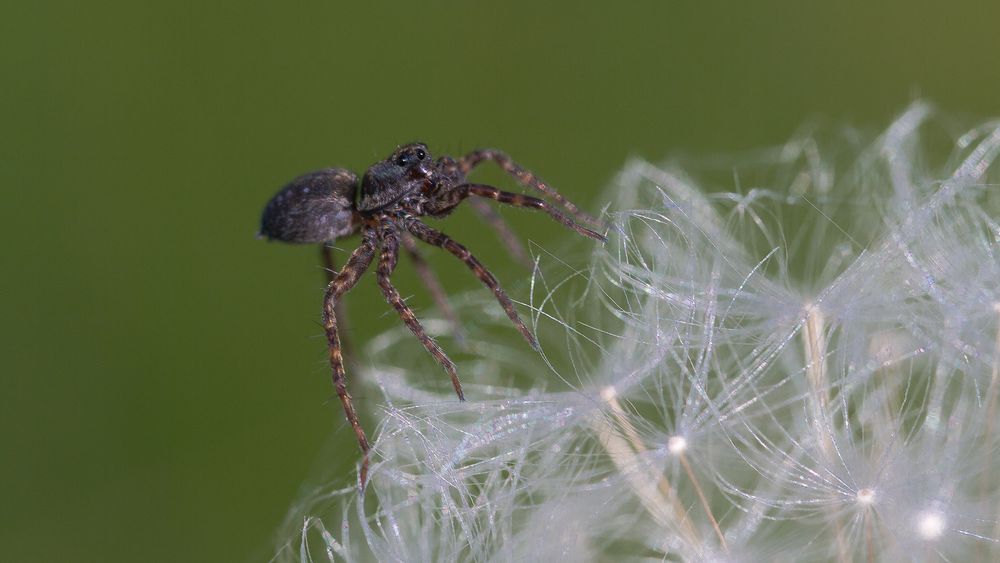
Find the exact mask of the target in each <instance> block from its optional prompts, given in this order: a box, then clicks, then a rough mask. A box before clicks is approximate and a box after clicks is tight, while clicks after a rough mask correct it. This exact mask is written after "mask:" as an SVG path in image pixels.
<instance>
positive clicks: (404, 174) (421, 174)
mask: <svg viewBox="0 0 1000 563" xmlns="http://www.w3.org/2000/svg"><path fill="white" fill-rule="evenodd" d="M434 172H435V167H434V159H433V157H431V153H430V151H428V150H427V145H425V144H423V143H410V144H408V145H403V146H401V147H399V148H397V149H396V150H395V151H393V153H392V154H391V155H389V157H388V158H386V159H385V160H382V161H379V162H376V163H375V164H373V165H372V166H371V167H370V168H368V170H367V171H366V172H365V175H364V178H362V179H361V200H360V201H359V202H358V210H359V211H371V210H374V209H379V208H381V207H385V206H386V205H389V204H391V203H393V202H395V201H396V200H398V199H400V198H401V197H403V196H405V195H406V194H409V193H411V192H413V191H416V190H420V189H421V188H424V187H425V186H427V185H429V184H430V183H432V182H433V176H434Z"/></svg>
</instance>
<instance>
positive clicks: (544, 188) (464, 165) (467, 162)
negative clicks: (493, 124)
mask: <svg viewBox="0 0 1000 563" xmlns="http://www.w3.org/2000/svg"><path fill="white" fill-rule="evenodd" d="M487 160H489V161H493V162H495V163H497V165H498V166H499V167H500V168H502V169H503V171H504V172H506V173H508V174H510V175H511V176H513V177H514V178H516V179H517V181H518V182H521V183H522V184H524V185H525V186H529V187H532V188H534V189H536V190H538V191H540V192H542V193H543V194H545V195H547V196H549V197H551V198H552V199H553V200H554V201H555V202H556V203H558V204H559V205H561V206H562V207H563V209H565V210H566V211H568V212H569V213H570V215H572V216H574V217H576V218H577V219H579V220H581V221H583V222H584V223H587V224H589V225H591V226H594V227H597V228H601V229H602V228H604V224H603V223H601V222H600V221H598V220H597V219H595V218H594V217H591V216H590V215H588V214H587V213H585V212H584V211H582V210H581V209H580V208H579V207H577V206H576V205H575V204H574V203H573V202H572V201H570V200H568V199H566V198H565V197H563V196H562V195H561V194H560V193H559V192H557V191H556V190H555V188H553V187H552V186H550V185H548V184H546V183H545V182H543V181H542V180H541V179H540V178H538V177H537V176H535V174H534V173H533V172H531V171H530V170H527V169H525V168H524V167H522V166H521V165H519V164H518V163H516V162H514V160H513V159H511V158H510V156H508V155H507V153H505V152H503V151H498V150H494V149H479V150H474V151H472V152H470V153H469V154H467V155H465V156H463V157H462V158H460V159H459V161H458V165H459V169H460V170H461V171H462V173H463V174H466V175H467V174H468V173H469V172H470V171H471V170H472V169H473V168H475V167H476V166H477V165H479V164H480V163H482V162H484V161H487Z"/></svg>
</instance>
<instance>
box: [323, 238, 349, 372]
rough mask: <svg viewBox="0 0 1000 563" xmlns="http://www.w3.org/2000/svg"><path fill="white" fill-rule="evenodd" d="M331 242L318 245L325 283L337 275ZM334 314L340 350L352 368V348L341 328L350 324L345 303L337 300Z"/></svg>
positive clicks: (328, 282)
mask: <svg viewBox="0 0 1000 563" xmlns="http://www.w3.org/2000/svg"><path fill="white" fill-rule="evenodd" d="M330 244H331V243H328V242H325V243H323V244H321V245H320V246H319V253H320V259H321V260H322V261H323V275H324V276H325V277H326V283H327V285H329V284H330V282H332V281H333V279H334V278H335V277H337V260H336V258H334V256H333V247H332V246H330ZM333 312H334V315H336V317H337V321H338V324H339V327H338V328H340V329H341V330H340V331H339V332H341V334H340V350H341V351H342V352H343V355H344V357H345V358H346V359H347V363H348V364H350V365H351V369H354V368H355V367H356V366H355V363H354V357H355V356H354V350H353V346H351V339H350V338H348V336H347V334H343V333H344V332H346V331H345V330H343V329H344V328H345V327H348V326H350V324H351V323H350V322H349V321H348V320H347V303H344V302H343V301H339V302H338V303H337V306H336V307H334V310H333Z"/></svg>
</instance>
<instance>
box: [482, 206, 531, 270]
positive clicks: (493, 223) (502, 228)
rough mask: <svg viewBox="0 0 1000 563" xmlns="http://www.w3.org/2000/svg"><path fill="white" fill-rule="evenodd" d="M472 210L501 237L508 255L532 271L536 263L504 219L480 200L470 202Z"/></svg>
mask: <svg viewBox="0 0 1000 563" xmlns="http://www.w3.org/2000/svg"><path fill="white" fill-rule="evenodd" d="M469 203H470V204H471V205H472V208H473V209H474V210H475V211H476V213H478V214H479V216H480V217H482V218H483V220H485V221H486V222H487V223H488V224H489V226H490V227H492V228H493V230H494V231H496V232H497V235H499V237H500V241H501V242H503V244H504V246H506V247H507V253H508V254H510V255H511V257H512V258H513V259H514V261H516V262H518V263H519V264H521V265H522V266H524V267H525V269H528V270H531V269H532V268H534V266H535V265H534V263H533V262H532V261H531V259H530V258H529V257H528V253H527V252H526V251H525V250H524V245H523V244H521V241H520V240H518V238H517V236H516V235H515V234H514V231H512V230H511V229H510V226H508V225H507V222H506V221H504V220H503V217H501V216H500V214H499V213H497V212H496V210H495V209H493V208H492V207H490V206H489V204H488V203H486V202H485V201H482V200H480V199H474V200H472V201H470V202H469Z"/></svg>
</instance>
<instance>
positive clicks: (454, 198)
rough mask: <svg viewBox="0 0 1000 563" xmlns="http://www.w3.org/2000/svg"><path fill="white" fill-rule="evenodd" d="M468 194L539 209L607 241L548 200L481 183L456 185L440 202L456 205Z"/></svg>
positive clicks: (587, 234)
mask: <svg viewBox="0 0 1000 563" xmlns="http://www.w3.org/2000/svg"><path fill="white" fill-rule="evenodd" d="M470 195H474V196H479V197H483V198H488V199H492V200H496V201H497V202H498V203H503V204H505V205H511V206H514V207H529V208H532V209H539V210H541V211H544V212H546V213H548V214H549V216H550V217H552V218H553V219H555V220H556V221H559V222H560V223H562V224H563V226H565V227H567V228H570V229H573V230H574V231H576V232H578V233H580V234H581V235H583V236H585V237H590V238H592V239H595V240H599V241H601V242H607V241H608V238H607V237H606V236H604V235H602V234H601V233H598V232H597V231H594V230H591V229H588V228H587V227H584V226H583V225H580V224H579V223H577V222H575V221H573V220H572V219H570V218H569V217H567V216H566V215H565V214H563V213H562V212H561V211H559V210H558V209H556V208H555V207H553V206H552V205H551V204H549V202H547V201H545V200H544V199H539V198H537V197H531V196H528V195H522V194H515V193H513V192H505V191H503V190H498V189H497V188H494V187H493V186H486V185H483V184H463V185H461V186H458V187H456V188H454V189H453V190H451V191H450V192H448V193H447V194H445V196H443V197H442V198H441V200H442V204H443V205H447V206H452V207H453V206H455V205H458V203H459V202H460V201H462V200H463V199H465V198H467V197H469V196H470Z"/></svg>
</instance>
